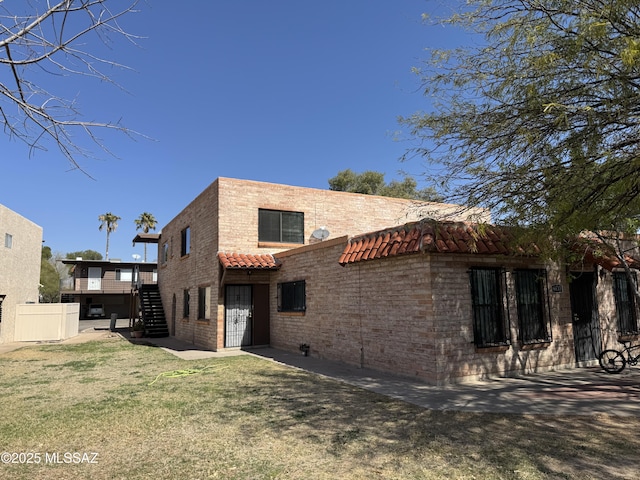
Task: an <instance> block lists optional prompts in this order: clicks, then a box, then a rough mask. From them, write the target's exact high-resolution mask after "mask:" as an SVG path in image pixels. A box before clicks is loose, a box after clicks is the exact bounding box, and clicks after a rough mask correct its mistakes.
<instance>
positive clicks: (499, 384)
mask: <svg viewBox="0 0 640 480" xmlns="http://www.w3.org/2000/svg"><path fill="white" fill-rule="evenodd" d="M114 335H118V336H121V337H122V338H125V339H127V340H131V341H132V342H134V343H139V344H143V345H144V344H148V345H153V346H156V347H160V348H162V349H163V350H165V351H166V352H168V353H170V354H172V355H176V356H177V357H179V358H182V359H184V360H187V361H192V360H201V359H207V358H220V357H225V356H230V355H255V356H258V357H261V358H264V359H267V360H270V361H274V362H277V363H279V364H282V365H286V366H289V367H291V368H298V369H302V370H305V371H308V372H311V373H314V374H317V375H322V376H325V377H328V378H331V379H334V380H337V381H340V382H344V383H347V384H350V385H354V386H357V387H361V388H364V389H367V390H371V391H374V392H377V393H380V394H382V395H386V396H389V397H392V398H395V399H399V400H402V401H405V402H409V403H412V404H415V405H418V406H421V407H424V408H428V409H432V410H445V411H446V410H449V411H467V412H491V413H515V414H534V415H543V414H544V415H611V416H634V417H640V367H631V368H627V369H625V371H624V372H623V373H621V374H618V375H610V374H607V373H605V372H603V371H602V370H601V369H600V368H599V367H589V368H575V369H569V370H562V371H557V372H546V373H537V374H530V375H524V376H522V377H518V378H495V379H492V380H485V381H478V382H473V383H465V384H461V385H451V386H446V387H435V386H431V385H426V384H424V383H421V382H417V381H414V380H412V379H407V378H402V377H398V376H394V375H389V374H385V373H381V372H378V371H374V370H369V369H362V368H358V367H354V366H350V365H345V364H343V363H338V362H331V361H328V360H321V359H318V358H314V357H305V356H303V355H301V354H299V353H290V352H285V351H282V350H277V349H273V348H261V349H251V350H226V351H224V352H212V351H209V350H205V349H201V348H198V347H196V346H195V345H192V344H190V343H187V342H182V341H179V340H176V339H175V338H173V337H168V338H144V339H140V340H137V339H130V338H129V333H128V331H127V330H126V329H118V332H117V333H115V332H109V331H108V330H106V331H105V330H94V329H90V330H86V331H84V332H82V333H81V334H80V335H78V336H77V337H73V338H71V339H69V340H65V341H63V342H59V343H62V344H69V343H77V342H82V341H88V340H95V339H100V338H107V337H109V336H114ZM33 344H34V343H33V342H31V343H26V342H21V343H13V344H0V354H2V353H4V352H7V351H10V350H13V349H16V348H21V347H23V346H25V345H33Z"/></svg>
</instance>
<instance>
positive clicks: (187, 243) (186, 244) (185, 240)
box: [180, 227, 191, 257]
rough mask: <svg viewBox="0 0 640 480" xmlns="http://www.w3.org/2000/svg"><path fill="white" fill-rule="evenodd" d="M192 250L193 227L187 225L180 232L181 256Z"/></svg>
mask: <svg viewBox="0 0 640 480" xmlns="http://www.w3.org/2000/svg"><path fill="white" fill-rule="evenodd" d="M190 251H191V228H190V227H187V228H185V229H184V230H182V232H180V256H181V257H184V256H185V255H189V252H190Z"/></svg>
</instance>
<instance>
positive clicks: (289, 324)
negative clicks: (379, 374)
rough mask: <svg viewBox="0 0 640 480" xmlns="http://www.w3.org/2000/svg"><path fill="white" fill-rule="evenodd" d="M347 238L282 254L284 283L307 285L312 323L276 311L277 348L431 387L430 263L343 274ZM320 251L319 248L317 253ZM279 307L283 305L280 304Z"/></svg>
mask: <svg viewBox="0 0 640 480" xmlns="http://www.w3.org/2000/svg"><path fill="white" fill-rule="evenodd" d="M346 240H347V239H346V238H343V239H336V240H333V241H329V242H327V243H326V244H324V245H318V246H311V247H304V248H301V249H298V250H296V251H290V252H285V253H284V254H278V255H277V257H278V258H279V259H280V260H281V261H282V263H283V265H282V269H281V270H280V272H278V273H277V274H275V275H273V276H272V283H271V290H272V292H273V291H275V289H276V285H277V283H278V282H287V281H294V280H305V281H306V294H307V310H306V312H305V314H304V315H299V314H286V313H280V312H277V309H276V308H275V306H273V307H272V309H271V343H272V345H273V346H274V347H276V348H282V349H286V350H291V351H296V350H298V348H299V345H300V344H302V343H307V344H309V345H310V347H311V351H310V354H311V355H313V356H317V357H320V358H327V359H332V360H338V361H342V362H345V363H349V364H353V365H358V366H362V367H366V368H374V369H378V370H382V371H390V372H396V373H401V374H403V375H408V376H415V377H420V378H423V379H426V380H431V379H432V377H433V375H434V358H433V348H434V337H433V325H432V322H431V320H430V319H431V315H430V313H429V312H430V309H431V307H432V302H431V296H430V294H429V282H428V281H427V280H428V278H429V265H428V263H427V262H425V257H424V256H422V255H411V256H407V257H404V258H387V259H383V260H380V261H371V262H362V263H359V264H354V265H349V266H347V267H342V266H340V265H339V264H338V259H339V258H340V254H341V253H342V250H343V249H344V246H345V245H346ZM314 247H315V248H314ZM274 303H275V302H274Z"/></svg>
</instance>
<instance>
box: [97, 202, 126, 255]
mask: <svg viewBox="0 0 640 480" xmlns="http://www.w3.org/2000/svg"><path fill="white" fill-rule="evenodd" d="M98 220H99V221H100V226H99V227H98V230H100V231H102V230H103V229H104V230H105V231H106V232H107V248H106V250H105V255H104V259H105V260H109V235H111V232H115V231H116V229H117V228H118V220H121V218H120V217H118V216H117V215H114V214H113V213H111V212H107V213H105V214H103V215H99V216H98Z"/></svg>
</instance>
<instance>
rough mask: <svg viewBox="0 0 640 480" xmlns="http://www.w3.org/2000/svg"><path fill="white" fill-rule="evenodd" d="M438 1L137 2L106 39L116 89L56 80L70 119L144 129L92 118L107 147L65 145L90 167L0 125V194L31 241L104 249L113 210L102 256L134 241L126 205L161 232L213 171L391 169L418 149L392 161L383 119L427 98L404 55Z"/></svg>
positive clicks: (390, 134)
mask: <svg viewBox="0 0 640 480" xmlns="http://www.w3.org/2000/svg"><path fill="white" fill-rule="evenodd" d="M446 3H447V2H444V1H438V2H433V1H425V0H322V1H318V0H316V1H307V0H272V1H268V2H267V1H264V0H211V1H199V2H196V1H188V2H182V3H180V7H176V5H177V4H176V3H175V2H166V1H149V2H147V3H145V4H142V5H140V12H139V13H135V14H132V15H130V16H128V17H127V18H126V19H125V20H124V21H123V25H124V26H125V27H126V29H127V30H128V31H129V32H131V33H134V34H136V35H139V36H140V37H143V38H141V39H140V40H139V41H138V46H133V45H130V44H127V43H126V42H122V41H116V43H114V44H113V46H112V50H111V51H110V52H108V56H109V58H112V59H113V60H116V61H118V62H120V63H122V64H124V65H127V66H129V67H131V69H132V70H130V71H128V70H113V72H112V74H113V77H114V79H115V80H117V81H118V82H119V83H120V84H121V85H122V86H123V87H124V89H126V91H125V90H122V89H118V88H116V87H114V86H113V85H110V84H107V83H101V82H98V81H96V80H92V79H87V78H73V77H67V78H64V83H63V84H60V85H59V86H57V88H60V89H63V90H62V91H63V92H65V93H67V94H69V95H72V96H73V97H76V98H77V100H78V104H79V108H80V110H81V112H82V113H83V118H85V119H89V120H100V121H118V120H121V121H122V123H123V124H124V125H126V126H127V127H128V128H130V129H132V130H135V131H138V132H141V133H142V134H144V135H145V136H146V137H148V139H145V138H136V139H134V140H132V139H130V138H128V137H126V136H124V135H114V134H112V133H105V134H104V140H105V142H106V143H107V145H108V146H109V148H110V149H111V150H112V151H113V152H114V154H115V155H117V158H114V157H111V156H109V155H107V154H105V153H103V152H100V151H97V150H95V149H94V151H95V152H96V154H97V155H98V156H99V158H98V159H84V158H79V162H80V164H81V165H82V167H83V169H84V170H85V171H86V172H87V173H88V174H90V176H88V175H86V174H84V173H82V172H80V171H78V170H75V171H73V170H70V169H69V164H68V163H67V161H66V160H65V159H64V158H63V157H62V155H61V154H60V153H59V152H58V151H56V150H55V148H50V149H49V150H48V151H46V152H41V151H38V152H36V153H35V154H34V155H31V156H30V155H29V150H28V148H27V147H26V146H25V145H24V144H22V143H20V142H19V141H16V140H11V139H9V138H8V137H7V136H6V135H5V136H0V148H1V149H2V150H1V151H2V172H1V173H0V203H2V204H4V205H5V206H7V207H8V208H10V209H12V210H14V211H16V212H18V213H19V214H21V215H23V216H25V217H27V218H28V219H30V220H32V221H33V222H35V223H37V224H38V225H40V226H41V227H43V229H44V240H45V245H48V246H49V247H51V249H52V250H53V251H54V252H61V253H63V254H65V253H67V252H72V251H79V250H87V249H91V250H96V251H99V252H101V253H102V254H103V255H104V253H105V252H104V250H105V241H106V235H105V233H104V232H100V231H98V227H99V225H100V223H99V221H98V215H100V214H103V213H105V212H112V213H114V214H116V215H118V216H120V217H122V219H121V220H120V221H119V224H118V229H117V230H116V232H114V233H113V234H112V235H111V240H110V251H109V256H110V258H112V259H113V258H120V259H122V260H123V261H130V260H132V255H134V254H140V255H141V254H142V251H143V246H142V245H137V246H136V247H133V246H132V244H131V240H132V239H133V237H134V236H135V235H136V230H135V224H134V219H135V218H137V217H138V216H139V215H140V214H141V213H142V212H145V211H146V212H150V213H152V214H153V215H154V216H155V218H156V219H157V220H158V231H159V230H160V229H161V228H162V226H163V225H164V224H166V223H167V222H168V221H170V220H171V219H172V218H173V217H174V216H175V215H176V214H178V213H179V212H180V210H182V209H183V208H184V207H185V206H186V205H187V204H188V203H189V202H190V201H191V200H193V199H194V198H195V197H196V196H197V195H198V194H199V193H200V192H201V191H202V190H203V189H205V188H206V187H207V186H208V185H209V184H210V183H212V182H213V181H214V180H215V179H216V178H217V177H220V176H224V177H234V178H242V179H251V180H259V181H266V182H275V183H284V184H290V185H299V186H304V187H313V188H322V189H324V188H328V183H327V181H328V179H329V178H331V177H333V176H335V175H336V174H337V173H338V171H340V170H343V169H346V168H351V169H352V170H355V171H358V172H360V171H364V170H376V171H380V172H384V173H385V174H386V177H385V178H386V180H387V181H390V180H393V179H395V178H401V176H400V175H399V173H398V172H399V171H400V170H406V171H408V172H409V173H411V174H413V175H416V176H418V175H419V173H420V172H421V171H422V169H423V166H422V165H421V164H420V162H419V160H414V161H413V162H409V163H404V164H401V163H400V162H399V160H398V159H399V157H400V156H401V155H402V154H403V153H404V152H405V151H406V150H407V149H408V148H410V147H411V145H412V144H411V143H410V142H409V141H407V140H400V141H399V140H398V137H400V138H403V136H404V137H405V138H406V135H404V133H403V132H402V128H401V126H400V125H399V124H398V123H397V118H398V116H399V115H409V114H411V113H413V112H416V111H419V110H425V109H428V108H429V103H428V101H427V99H425V98H424V97H423V96H422V94H421V92H420V88H419V81H418V78H417V77H416V76H415V75H414V74H413V73H412V72H411V67H414V66H417V65H419V64H420V62H421V60H422V59H424V58H425V57H426V54H425V52H424V48H425V47H438V46H448V45H451V42H452V41H453V40H454V39H455V32H452V31H451V30H448V29H446V28H443V27H437V26H429V25H425V24H424V23H422V21H421V14H422V13H424V12H428V13H430V14H446V13H447V10H446V8H445V7H443V5H444V4H446ZM449 3H452V2H449ZM453 3H456V2H453ZM101 50H103V49H102V47H101ZM53 81H54V80H52V82H53ZM56 81H57V79H56ZM58 91H60V90H58ZM421 186H422V185H421ZM155 258H156V254H155V251H150V253H149V260H155Z"/></svg>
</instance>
